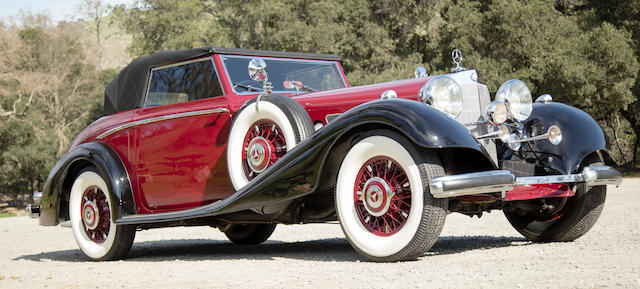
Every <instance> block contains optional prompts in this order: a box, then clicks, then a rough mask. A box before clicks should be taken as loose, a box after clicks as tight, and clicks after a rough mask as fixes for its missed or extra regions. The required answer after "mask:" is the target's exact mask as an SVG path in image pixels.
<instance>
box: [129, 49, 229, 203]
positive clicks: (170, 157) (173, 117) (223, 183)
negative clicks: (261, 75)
mask: <svg viewBox="0 0 640 289" xmlns="http://www.w3.org/2000/svg"><path fill="white" fill-rule="evenodd" d="M136 121H139V122H143V123H145V124H144V125H141V126H139V127H136V128H135V129H134V130H133V147H134V153H135V158H136V161H135V166H134V167H135V173H136V177H137V178H138V189H137V190H136V197H137V198H139V199H140V200H141V201H142V202H141V203H142V204H143V205H144V207H145V208H139V209H138V211H139V212H147V213H150V212H158V211H168V210H176V209H185V208H189V207H195V206H201V205H204V204H208V203H211V202H213V201H216V200H219V199H222V198H224V197H226V196H228V195H230V194H231V193H233V191H234V190H233V188H232V186H231V184H230V182H229V178H228V176H227V172H226V157H225V153H224V151H225V149H226V137H227V135H228V133H229V127H230V125H231V115H230V113H229V110H228V106H227V100H226V98H225V97H224V93H223V91H222V88H221V85H220V81H219V78H218V75H217V73H216V69H215V66H214V65H213V62H212V59H211V57H207V58H203V59H196V60H190V61H186V62H181V63H176V64H171V65H166V66H161V67H155V68H153V69H152V71H151V75H150V78H149V84H148V89H147V96H146V99H145V104H144V107H143V108H140V109H138V110H137V112H136Z"/></svg>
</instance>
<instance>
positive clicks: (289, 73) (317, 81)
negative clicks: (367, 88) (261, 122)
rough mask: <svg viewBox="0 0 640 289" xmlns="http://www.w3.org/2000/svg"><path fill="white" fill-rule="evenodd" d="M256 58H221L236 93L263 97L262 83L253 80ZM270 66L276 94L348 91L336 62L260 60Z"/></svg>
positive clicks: (229, 56) (270, 76)
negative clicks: (252, 63) (250, 70)
mask: <svg viewBox="0 0 640 289" xmlns="http://www.w3.org/2000/svg"><path fill="white" fill-rule="evenodd" d="M253 58H256V57H253V56H235V55H233V56H232V55H221V59H222V63H223V64H224V68H225V70H226V72H227V75H228V76H229V81H230V82H231V87H233V90H234V91H235V92H236V93H259V92H260V91H262V82H258V81H255V80H253V79H251V78H250V77H249V73H248V72H247V67H248V65H249V61H251V59H253ZM259 58H261V59H262V60H264V62H265V63H266V64H267V76H268V77H269V82H271V83H272V85H273V92H280V93H295V92H309V91H320V90H329V89H337V88H344V87H346V85H345V81H344V79H343V78H342V73H340V70H339V68H338V64H337V63H336V62H333V61H321V60H302V59H282V58H269V57H259Z"/></svg>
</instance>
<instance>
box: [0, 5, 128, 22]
mask: <svg viewBox="0 0 640 289" xmlns="http://www.w3.org/2000/svg"><path fill="white" fill-rule="evenodd" d="M133 2H134V0H103V3H105V4H108V5H115V4H127V5H131V4H132V3H133ZM80 3H82V0H0V20H7V19H8V17H9V16H12V15H17V14H18V13H19V12H20V10H25V11H31V12H32V13H34V14H35V13H48V14H49V15H51V17H52V20H53V21H54V23H55V22H59V21H62V20H74V19H75V18H77V17H76V16H75V14H77V12H76V11H77V8H76V7H77V6H78V5H80Z"/></svg>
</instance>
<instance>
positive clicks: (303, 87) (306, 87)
mask: <svg viewBox="0 0 640 289" xmlns="http://www.w3.org/2000/svg"><path fill="white" fill-rule="evenodd" d="M294 85H295V86H296V87H297V88H300V89H302V90H305V91H308V92H314V91H318V90H317V89H313V88H311V87H308V86H306V85H302V84H297V83H296V84H294Z"/></svg>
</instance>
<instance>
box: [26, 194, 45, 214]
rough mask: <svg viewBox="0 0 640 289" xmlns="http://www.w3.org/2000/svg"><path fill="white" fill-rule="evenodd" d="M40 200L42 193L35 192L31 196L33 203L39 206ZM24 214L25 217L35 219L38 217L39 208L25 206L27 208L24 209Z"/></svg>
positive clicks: (36, 206)
mask: <svg viewBox="0 0 640 289" xmlns="http://www.w3.org/2000/svg"><path fill="white" fill-rule="evenodd" d="M41 200H42V192H37V193H34V194H33V201H34V202H36V203H38V204H40V201H41ZM24 210H25V213H26V215H27V216H29V217H31V218H34V219H37V218H39V217H40V206H39V205H32V204H27V207H26V208H24Z"/></svg>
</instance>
